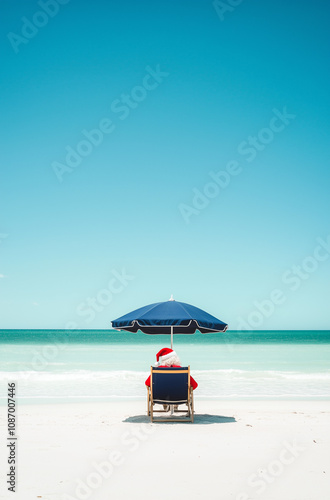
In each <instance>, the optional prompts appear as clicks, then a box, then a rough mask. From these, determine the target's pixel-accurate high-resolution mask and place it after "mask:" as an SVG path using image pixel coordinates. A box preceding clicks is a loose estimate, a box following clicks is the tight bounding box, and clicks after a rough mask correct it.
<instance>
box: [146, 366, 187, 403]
mask: <svg viewBox="0 0 330 500" xmlns="http://www.w3.org/2000/svg"><path fill="white" fill-rule="evenodd" d="M150 385H151V390H152V399H153V401H154V403H168V404H170V403H173V404H180V403H185V402H186V401H187V400H188V394H189V388H190V367H189V366H188V367H173V368H172V367H160V368H154V367H151V384H150Z"/></svg>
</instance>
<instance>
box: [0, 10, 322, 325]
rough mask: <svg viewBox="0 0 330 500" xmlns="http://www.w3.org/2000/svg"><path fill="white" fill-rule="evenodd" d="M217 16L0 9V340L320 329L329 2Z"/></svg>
mask: <svg viewBox="0 0 330 500" xmlns="http://www.w3.org/2000/svg"><path fill="white" fill-rule="evenodd" d="M223 3H226V2H223ZM220 4H221V2H218V4H216V5H214V3H212V2H211V1H206V0H193V1H192V0H189V1H178V2H165V1H156V2H155V1H151V0H150V1H141V2H133V1H126V2H124V3H121V2H113V1H105V0H104V1H101V0H96V1H95V2H87V1H83V0H81V1H79V2H78V1H77V0H70V1H67V0H61V3H60V2H55V0H52V1H51V2H47V1H44V2H43V1H42V0H41V1H40V2H39V3H38V2H34V1H30V0H29V1H26V0H25V1H22V0H20V1H16V2H15V3H13V2H11V1H9V0H4V1H3V2H1V18H0V19H1V21H0V36H1V61H2V72H1V73H2V76H1V79H2V92H1V108H2V112H1V117H0V120H1V125H2V148H1V158H2V160H1V183H0V192H1V196H0V206H1V212H0V328H59V329H62V328H91V329H93V328H101V329H107V328H109V327H110V321H111V320H112V319H115V318H116V317H118V316H121V315H122V314H124V313H125V312H128V311H129V310H132V309H135V308H138V307H140V306H142V305H145V304H148V303H151V302H158V301H162V300H167V299H168V298H169V297H170V295H171V294H173V295H174V298H176V299H177V300H180V301H183V302H188V303H191V304H194V305H196V306H199V307H201V308H203V309H205V310H207V311H208V312H210V313H211V314H213V315H215V316H217V317H219V318H220V319H221V320H223V321H226V322H227V323H229V327H230V329H233V330H235V329H239V328H243V329H248V328H255V329H286V328H288V329H301V328H304V329H329V328H330V322H329V282H330V280H329V279H330V220H329V213H330V210H329V208H330V197H329V181H330V170H329V167H330V165H329V128H330V127H329V100H330V97H329V91H328V89H329V87H330V81H329V80H330V78H329V76H330V75H329V65H328V57H329V29H328V19H329V14H330V12H329V11H330V7H329V4H328V2H326V1H325V0H324V1H321V0H318V1H316V2H314V3H313V4H311V2H309V1H306V0H303V1H301V2H299V3H297V2H295V3H294V2H292V3H289V4H288V3H287V2H284V1H276V2H275V1H273V0H271V1H266V2H262V3H261V2H257V1H256V0H254V1H252V0H250V1H248V0H243V1H242V2H241V3H239V2H236V4H237V5H236V7H229V8H228V10H223V13H221V9H222V8H221V6H220ZM228 4H230V2H227V5H228ZM93 141H94V144H93ZM210 172H213V174H211V173H210ZM212 175H213V177H212ZM215 178H217V179H218V182H217V181H216V180H215Z"/></svg>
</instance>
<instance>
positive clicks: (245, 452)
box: [0, 400, 330, 500]
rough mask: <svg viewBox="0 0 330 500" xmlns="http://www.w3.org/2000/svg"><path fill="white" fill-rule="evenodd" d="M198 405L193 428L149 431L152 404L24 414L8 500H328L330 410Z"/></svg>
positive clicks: (39, 408)
mask: <svg viewBox="0 0 330 500" xmlns="http://www.w3.org/2000/svg"><path fill="white" fill-rule="evenodd" d="M195 403H196V414H195V422H194V423H193V424H191V423H185V424H184V423H171V424H168V423H165V424H163V423H153V424H151V423H150V422H149V418H148V417H147V416H146V404H145V402H144V401H133V402H127V401H125V402H120V403H119V402H118V403H117V402H113V403H95V404H92V403H77V404H50V405H21V406H19V407H18V412H17V436H18V440H17V443H16V451H17V464H16V465H17V468H16V473H17V483H16V493H15V494H13V493H12V492H10V491H8V490H7V486H6V484H5V479H4V475H2V477H1V498H5V499H7V498H8V499H9V498H15V499H16V500H32V499H33V500H35V499H37V498H42V499H43V500H73V499H85V500H87V499H91V500H105V499H116V500H126V499H130V498H134V499H141V500H142V499H143V500H148V499H151V498H159V499H164V498H168V497H174V498H183V499H192V500H197V499H198V500H199V499H201V498H207V499H208V500H219V499H221V500H254V499H256V500H257V499H258V500H259V499H262V500H263V499H265V500H328V499H329V495H330V453H329V450H330V401H219V400H218V401H198V400H196V401H195ZM5 417H6V415H5V411H2V412H1V435H2V436H3V437H2V439H1V441H2V446H1V450H0V452H1V470H2V472H4V471H6V473H7V472H8V467H9V466H8V464H7V455H8V451H7V450H8V448H6V432H7V431H6V418H5Z"/></svg>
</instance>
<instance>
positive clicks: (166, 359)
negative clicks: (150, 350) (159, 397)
mask: <svg viewBox="0 0 330 500" xmlns="http://www.w3.org/2000/svg"><path fill="white" fill-rule="evenodd" d="M156 359H157V363H156V364H155V366H157V367H161V368H162V367H164V368H165V367H173V368H180V367H181V361H180V359H179V357H178V355H177V353H176V352H175V351H173V349H169V348H168V347H164V348H163V349H161V350H160V351H159V352H157V354H156ZM145 384H146V386H147V387H150V375H149V377H148V378H147V380H146V381H145ZM190 385H191V387H192V388H193V390H195V389H196V388H197V387H198V384H197V382H196V380H195V379H194V378H193V377H192V376H190Z"/></svg>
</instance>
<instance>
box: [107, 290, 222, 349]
mask: <svg viewBox="0 0 330 500" xmlns="http://www.w3.org/2000/svg"><path fill="white" fill-rule="evenodd" d="M111 323H112V327H113V328H114V329H116V330H126V331H128V332H137V331H138V330H141V332H143V333H147V334H148V335H157V334H165V335H171V348H173V335H174V334H192V333H195V332H196V330H199V331H200V332H201V333H210V332H225V331H226V330H227V328H228V325H227V324H226V323H224V322H223V321H220V319H217V318H215V317H214V316H212V315H211V314H209V313H207V312H205V311H203V310H202V309H199V308H198V307H195V306H192V305H190V304H186V303H185V302H177V301H176V300H174V299H173V298H172V297H171V298H170V300H168V301H166V302H156V303H155V304H149V305H147V306H144V307H140V309H136V310H135V311H132V312H130V313H128V314H125V315H124V316H121V317H120V318H118V319H115V320H114V321H112V322H111Z"/></svg>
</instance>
